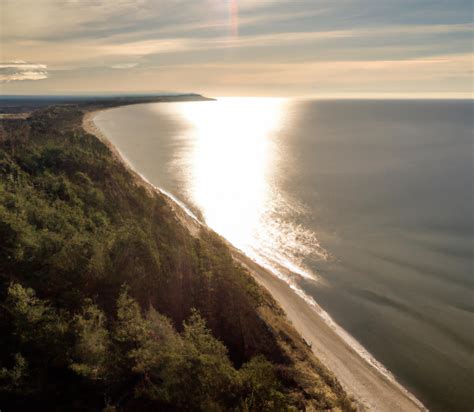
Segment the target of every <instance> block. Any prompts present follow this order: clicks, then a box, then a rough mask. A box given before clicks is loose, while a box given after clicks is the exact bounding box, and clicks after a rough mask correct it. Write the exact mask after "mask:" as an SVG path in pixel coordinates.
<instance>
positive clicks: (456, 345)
mask: <svg viewBox="0 0 474 412" xmlns="http://www.w3.org/2000/svg"><path fill="white" fill-rule="evenodd" d="M473 109H474V105H473V101H472V100H312V99H285V98H250V97H249V98H244V97H239V98H230V97H226V98H218V99H217V100H215V101H199V102H182V103H151V104H140V105H133V106H126V107H120V108H114V109H110V110H106V111H103V112H100V113H99V114H98V115H97V116H96V117H95V124H96V125H97V126H98V127H99V129H100V130H101V131H102V132H103V133H104V134H105V135H106V136H107V137H108V138H109V139H110V141H111V142H112V143H113V144H114V145H115V146H116V147H117V148H118V150H119V151H120V152H121V154H122V155H123V156H124V158H125V159H126V160H127V161H128V162H129V163H130V164H131V165H132V166H133V168H134V169H135V170H136V171H138V172H139V173H140V174H142V175H143V176H144V177H145V178H146V179H148V180H149V181H150V182H151V183H153V184H154V185H156V186H157V187H159V188H161V189H163V190H164V191H166V192H167V193H169V194H170V195H172V196H173V197H174V198H176V199H177V200H178V201H179V202H181V203H182V204H183V205H184V206H185V207H186V208H188V209H189V211H190V212H192V213H193V214H194V215H196V216H197V217H198V218H199V219H200V220H202V221H203V222H205V223H206V224H207V225H209V226H210V227H211V228H212V229H214V230H215V231H216V232H217V233H219V234H220V235H222V236H223V237H225V238H226V239H227V240H229V241H230V242H231V243H233V244H234V245H235V246H236V247H238V248H240V249H241V250H242V251H243V252H244V253H246V254H247V255H248V256H250V257H251V258H252V259H254V260H256V261H257V262H259V263H260V264H262V265H263V266H265V267H267V268H269V269H270V270H272V272H273V273H274V274H275V276H278V277H280V278H281V279H283V280H285V281H286V282H288V283H289V284H290V285H291V286H292V287H293V288H294V289H296V290H297V291H298V292H299V293H301V294H302V295H303V296H304V297H305V298H306V299H307V300H308V302H311V301H315V302H317V304H318V305H319V306H320V307H322V308H323V310H324V311H325V312H326V313H327V314H328V316H329V317H330V318H331V319H333V320H334V321H335V322H336V323H337V325H339V326H340V327H341V328H342V329H343V330H345V331H346V332H348V333H349V334H350V335H351V336H352V337H353V338H354V339H355V340H356V341H357V342H358V343H360V344H361V345H362V346H363V347H364V348H365V349H366V350H367V351H368V352H369V353H370V354H371V355H372V356H373V357H374V358H375V359H376V360H377V361H378V362H380V363H381V364H382V365H384V367H385V368H386V369H388V370H389V371H390V372H391V373H392V374H393V375H394V376H395V377H396V379H397V380H398V381H399V382H400V383H401V384H402V385H404V386H405V387H406V388H407V389H408V390H409V391H411V392H413V393H414V394H415V395H416V396H417V397H418V398H419V399H420V400H421V401H422V402H423V403H424V404H425V405H426V406H427V407H428V408H429V409H430V410H433V411H443V412H444V411H472V410H473V408H474V390H473V388H474V354H473V351H474V273H473V246H474V219H473V211H474V204H473V189H474V188H473V181H474V168H473V148H474V146H473V130H474V128H473V126H474V116H473V115H474V111H473Z"/></svg>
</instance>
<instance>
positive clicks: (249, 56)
mask: <svg viewBox="0 0 474 412" xmlns="http://www.w3.org/2000/svg"><path fill="white" fill-rule="evenodd" d="M473 4H474V3H473V2H472V1H471V0H467V1H463V0H431V1H425V0H338V1H329V0H328V1H320V0H134V1H132V0H0V26H1V27H0V36H1V37H0V47H1V49H0V92H1V93H2V94H71V93H81V94H94V93H95V94H97V93H156V92H178V93H184V92H197V93H202V94H205V95H208V96H321V97H365V96H367V97H371V96H387V97H390V96H394V97H401V96H407V97H448V98H449V97H468V98H471V97H472V92H473V76H472V71H473V28H474V25H473Z"/></svg>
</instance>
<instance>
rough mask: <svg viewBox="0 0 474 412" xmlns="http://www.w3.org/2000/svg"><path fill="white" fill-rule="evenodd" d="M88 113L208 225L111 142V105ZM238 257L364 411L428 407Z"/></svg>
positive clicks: (90, 121)
mask: <svg viewBox="0 0 474 412" xmlns="http://www.w3.org/2000/svg"><path fill="white" fill-rule="evenodd" d="M96 109H97V110H92V111H89V112H87V113H86V114H85V116H84V118H83V123H82V125H83V128H84V130H85V131H86V132H88V133H91V134H93V135H95V136H96V137H97V138H99V139H100V140H101V141H102V142H104V143H105V144H106V145H107V146H108V147H109V148H110V150H111V151H112V153H113V154H114V155H115V157H116V158H117V160H118V161H120V162H122V163H123V164H124V165H125V166H126V167H127V169H128V170H129V171H130V172H131V173H132V175H133V176H134V177H135V178H136V182H137V184H140V185H143V186H144V187H146V188H147V189H148V190H150V191H158V192H159V193H161V194H163V195H165V196H166V198H167V199H168V201H169V204H170V206H171V207H172V208H173V210H174V211H175V212H176V216H177V218H178V219H179V220H180V222H181V223H182V224H183V225H185V226H186V227H187V228H188V229H189V230H190V232H191V233H192V234H196V233H197V232H198V231H199V229H200V227H201V225H203V224H202V223H201V222H199V220H197V218H196V217H195V216H193V215H192V214H190V213H189V212H188V211H187V209H186V208H185V207H183V205H181V204H179V202H178V201H176V199H174V198H173V197H172V196H171V195H169V194H168V193H166V192H164V191H163V190H161V189H160V188H157V187H155V186H154V185H153V184H151V183H150V182H148V181H147V180H146V179H145V178H144V177H143V176H142V175H141V174H140V173H139V172H138V171H137V170H135V169H134V168H133V166H132V165H131V164H130V163H129V162H128V161H127V160H126V159H125V157H124V156H123V154H122V153H120V151H119V150H118V149H117V148H116V147H115V146H114V145H113V144H112V143H111V142H110V140H109V139H108V137H107V136H105V135H104V134H103V133H102V132H101V130H100V129H99V128H98V127H97V126H96V125H95V123H94V117H95V116H96V115H97V113H98V112H99V111H103V110H106V109H107V108H103V107H97V108H96ZM229 246H230V247H231V249H232V252H233V256H234V259H235V260H236V261H238V262H239V263H240V264H242V265H243V266H244V267H246V268H247V269H248V270H249V271H250V272H251V273H252V275H253V276H254V278H255V279H256V280H257V281H258V282H259V283H260V284H261V285H262V286H264V287H265V288H266V289H267V290H268V291H269V293H270V294H271V295H272V296H273V297H274V299H275V300H276V301H277V302H278V303H279V305H280V306H281V307H282V308H283V310H284V311H285V313H286V315H287V317H288V319H289V320H290V321H291V322H292V323H293V326H294V327H295V329H296V330H297V331H298V332H299V333H300V335H301V336H302V337H303V338H304V339H305V341H306V342H308V343H309V344H310V345H311V348H312V350H313V352H314V354H315V355H316V357H318V358H319V359H320V360H321V362H322V363H323V364H325V365H326V366H327V367H328V369H329V370H331V371H332V372H333V373H334V374H335V376H336V377H337V378H338V380H339V382H340V383H341V385H342V386H343V388H344V389H345V390H346V392H347V393H348V394H349V395H351V396H352V397H353V398H354V399H355V400H356V401H357V403H358V406H359V409H360V410H361V411H384V412H385V411H423V410H426V408H425V407H424V406H423V405H422V404H421V402H420V401H418V400H417V399H416V397H415V396H414V395H412V394H411V393H410V392H409V391H408V390H406V389H405V388H404V387H403V386H401V385H400V384H399V383H398V382H396V381H395V379H390V378H389V377H387V376H385V375H384V374H383V373H382V372H381V371H380V370H379V369H377V368H375V367H374V366H373V365H371V364H370V363H369V362H368V361H366V360H365V359H363V358H362V357H361V356H360V355H359V354H358V353H357V352H356V351H355V350H354V349H353V348H352V347H351V346H350V345H349V344H348V343H346V342H345V341H344V340H343V339H342V338H341V336H340V335H338V333H337V332H336V330H334V329H333V328H332V327H331V326H330V325H329V324H328V323H327V322H326V321H325V320H324V319H323V318H322V317H321V316H320V315H319V314H318V313H317V311H316V310H314V308H313V307H311V306H310V305H309V304H308V303H307V302H306V301H305V300H304V299H303V298H302V297H300V296H298V294H297V293H295V291H293V290H292V289H291V287H290V286H289V285H288V284H287V283H285V282H284V281H282V280H280V279H279V278H277V277H276V276H275V275H273V274H272V273H271V272H270V271H269V270H267V269H265V268H263V267H261V266H260V265H258V264H257V263H255V262H254V261H253V260H251V259H250V258H249V257H247V256H246V255H244V254H243V253H242V252H241V251H239V250H238V249H236V248H235V247H233V246H232V245H229Z"/></svg>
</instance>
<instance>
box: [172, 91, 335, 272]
mask: <svg viewBox="0 0 474 412" xmlns="http://www.w3.org/2000/svg"><path fill="white" fill-rule="evenodd" d="M289 104H290V103H289V101H288V100H286V99H277V98H224V99H219V100H218V101H215V102H206V103H203V102H190V103H181V104H179V105H174V106H173V108H172V110H173V111H175V113H174V114H175V115H177V116H178V117H179V118H181V119H182V120H184V121H185V123H186V128H185V131H184V132H183V133H184V136H183V139H182V140H181V142H182V145H181V146H180V148H179V150H178V152H177V154H176V158H175V160H174V162H173V164H172V168H173V169H174V170H175V172H177V173H181V174H183V175H184V179H183V181H184V182H185V186H186V187H185V188H184V191H185V193H186V196H187V197H188V201H190V202H192V203H193V204H194V205H195V207H197V208H198V209H199V210H200V211H201V213H202V215H203V217H204V220H205V222H206V223H207V224H208V225H209V226H210V227H211V228H212V229H214V230H215V231H216V232H217V233H219V234H221V235H222V236H224V237H225V238H226V239H227V240H229V241H230V242H231V243H232V244H234V245H235V246H237V247H238V248H240V249H241V250H243V251H244V252H245V253H247V254H248V255H249V256H250V257H252V258H254V259H256V260H257V261H259V262H260V263H262V264H264V265H265V266H267V267H270V268H271V269H273V270H274V271H276V272H277V273H278V274H279V275H281V276H284V277H287V276H288V275H289V272H288V271H291V272H293V274H299V275H301V276H304V277H307V278H315V276H314V274H312V273H311V272H310V271H308V270H306V269H305V268H304V266H303V264H302V261H303V260H304V258H305V256H307V255H308V254H310V253H316V254H318V255H319V256H320V257H321V258H326V257H327V254H326V252H325V251H324V249H322V248H321V246H320V245H319V243H318V241H317V239H316V237H315V235H314V234H313V233H312V232H310V231H308V230H306V229H303V228H302V227H300V226H298V227H295V226H294V225H293V224H291V223H289V221H290V220H289V219H288V221H285V219H284V217H285V215H288V216H290V215H293V216H294V215H295V214H296V213H302V210H304V208H303V206H302V205H298V204H297V203H296V202H295V201H293V200H291V199H289V198H288V197H285V196H284V194H282V193H281V191H280V190H279V188H278V184H277V177H278V173H281V171H279V170H278V165H279V159H280V157H281V156H284V155H285V154H284V153H282V151H281V147H280V146H279V145H278V144H277V139H278V134H279V132H280V131H281V130H282V128H283V127H284V126H285V124H286V122H287V121H288V116H290V114H289V113H291V111H290V110H288V106H289ZM176 111H177V112H178V113H176Z"/></svg>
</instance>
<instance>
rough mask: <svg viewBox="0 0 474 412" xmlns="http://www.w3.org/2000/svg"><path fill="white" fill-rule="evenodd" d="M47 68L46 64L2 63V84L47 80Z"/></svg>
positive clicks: (0, 76) (0, 71)
mask: <svg viewBox="0 0 474 412" xmlns="http://www.w3.org/2000/svg"><path fill="white" fill-rule="evenodd" d="M46 68H47V67H46V65H45V64H37V63H27V62H25V61H23V60H14V61H11V62H6V63H0V82H1V83H8V82H11V81H18V80H41V79H46V78H47V77H48V72H47V71H46Z"/></svg>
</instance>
